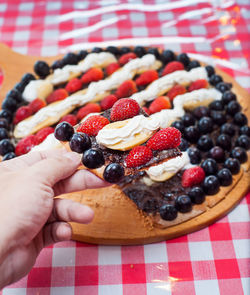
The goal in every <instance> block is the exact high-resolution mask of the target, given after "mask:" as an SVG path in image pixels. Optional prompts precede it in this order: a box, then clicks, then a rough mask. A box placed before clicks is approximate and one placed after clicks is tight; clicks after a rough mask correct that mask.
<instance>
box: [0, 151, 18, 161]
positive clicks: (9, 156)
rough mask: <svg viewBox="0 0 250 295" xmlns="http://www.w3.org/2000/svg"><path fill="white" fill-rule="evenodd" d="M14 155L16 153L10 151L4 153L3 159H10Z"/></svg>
mask: <svg viewBox="0 0 250 295" xmlns="http://www.w3.org/2000/svg"><path fill="white" fill-rule="evenodd" d="M15 157H16V154H15V153H14V152H10V153H7V154H5V155H4V157H3V161H7V160H11V159H14V158H15Z"/></svg>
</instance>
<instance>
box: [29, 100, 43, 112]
mask: <svg viewBox="0 0 250 295" xmlns="http://www.w3.org/2000/svg"><path fill="white" fill-rule="evenodd" d="M45 106H46V102H45V101H44V100H42V99H40V98H36V99H34V100H33V101H32V102H30V103H29V107H30V108H31V110H32V113H33V114H34V113H36V112H37V111H39V110H40V109H42V108H43V107H45Z"/></svg>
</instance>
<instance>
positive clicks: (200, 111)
mask: <svg viewBox="0 0 250 295" xmlns="http://www.w3.org/2000/svg"><path fill="white" fill-rule="evenodd" d="M193 115H194V116H195V117H196V118H197V119H201V118H202V117H209V116H210V110H209V108H207V107H204V106H200V107H197V108H195V109H194V110H193Z"/></svg>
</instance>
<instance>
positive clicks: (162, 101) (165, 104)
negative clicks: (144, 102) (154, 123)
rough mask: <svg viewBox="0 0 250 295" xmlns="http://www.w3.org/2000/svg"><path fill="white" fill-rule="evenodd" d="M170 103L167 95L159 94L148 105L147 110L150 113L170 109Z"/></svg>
mask: <svg viewBox="0 0 250 295" xmlns="http://www.w3.org/2000/svg"><path fill="white" fill-rule="evenodd" d="M170 108H171V103H170V100H169V98H168V97H167V96H159V97H157V98H156V99H155V100H154V101H153V102H152V103H151V104H150V106H149V111H150V113H151V114H154V113H157V112H160V111H161V110H164V109H170Z"/></svg>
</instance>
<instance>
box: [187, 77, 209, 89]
mask: <svg viewBox="0 0 250 295" xmlns="http://www.w3.org/2000/svg"><path fill="white" fill-rule="evenodd" d="M207 87H208V82H207V80H205V79H199V80H196V81H194V82H192V83H191V85H190V86H189V88H188V90H189V91H194V90H198V89H201V88H207Z"/></svg>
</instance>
